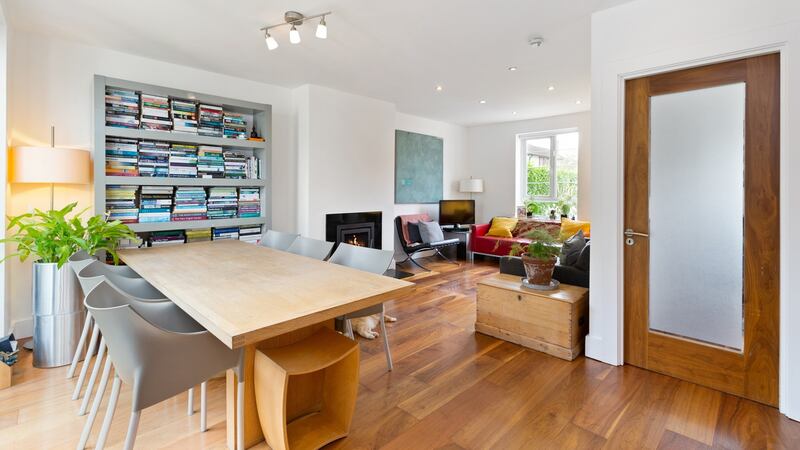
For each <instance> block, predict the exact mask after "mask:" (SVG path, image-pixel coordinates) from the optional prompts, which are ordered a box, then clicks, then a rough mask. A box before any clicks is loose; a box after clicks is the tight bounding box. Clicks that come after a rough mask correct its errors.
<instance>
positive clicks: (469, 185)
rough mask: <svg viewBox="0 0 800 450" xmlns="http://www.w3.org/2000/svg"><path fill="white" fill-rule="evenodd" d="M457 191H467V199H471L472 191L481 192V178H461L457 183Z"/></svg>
mask: <svg viewBox="0 0 800 450" xmlns="http://www.w3.org/2000/svg"><path fill="white" fill-rule="evenodd" d="M458 192H463V193H467V192H469V199H470V200H472V194H473V193H481V192H483V179H481V178H469V179H466V180H461V181H460V182H459V183H458Z"/></svg>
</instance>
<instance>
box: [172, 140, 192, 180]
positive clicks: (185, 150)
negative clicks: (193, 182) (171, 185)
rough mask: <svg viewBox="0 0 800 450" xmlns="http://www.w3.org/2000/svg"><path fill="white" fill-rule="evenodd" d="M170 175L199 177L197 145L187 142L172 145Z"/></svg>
mask: <svg viewBox="0 0 800 450" xmlns="http://www.w3.org/2000/svg"><path fill="white" fill-rule="evenodd" d="M169 176H171V177H178V178H197V146H194V145H186V144H172V145H171V146H170V149H169Z"/></svg>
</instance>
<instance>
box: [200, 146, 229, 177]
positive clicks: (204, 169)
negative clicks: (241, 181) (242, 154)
mask: <svg viewBox="0 0 800 450" xmlns="http://www.w3.org/2000/svg"><path fill="white" fill-rule="evenodd" d="M197 176H198V177H200V178H223V177H224V176H225V157H224V156H223V152H222V147H217V146H213V145H200V146H198V147H197Z"/></svg>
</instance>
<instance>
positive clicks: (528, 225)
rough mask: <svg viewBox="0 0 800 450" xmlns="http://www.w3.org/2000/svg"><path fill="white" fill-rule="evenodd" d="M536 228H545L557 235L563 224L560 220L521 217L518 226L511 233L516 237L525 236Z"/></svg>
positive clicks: (544, 229)
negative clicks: (551, 220)
mask: <svg viewBox="0 0 800 450" xmlns="http://www.w3.org/2000/svg"><path fill="white" fill-rule="evenodd" d="M534 230H543V231H546V232H548V233H550V234H552V235H553V236H555V237H557V236H558V234H559V233H560V232H561V224H559V223H558V222H544V221H541V220H536V219H519V222H517V226H516V227H514V230H513V231H512V232H511V234H512V235H513V236H514V237H524V236H525V235H526V234H528V233H530V232H531V231H534Z"/></svg>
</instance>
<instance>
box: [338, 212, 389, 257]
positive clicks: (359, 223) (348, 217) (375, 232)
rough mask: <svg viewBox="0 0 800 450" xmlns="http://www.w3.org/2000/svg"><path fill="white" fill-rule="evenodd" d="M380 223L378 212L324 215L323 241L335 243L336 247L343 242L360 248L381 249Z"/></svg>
mask: <svg viewBox="0 0 800 450" xmlns="http://www.w3.org/2000/svg"><path fill="white" fill-rule="evenodd" d="M382 221H383V213H382V212H380V211H371V212H353V213H337V214H326V215H325V240H327V241H330V242H335V243H336V246H338V245H339V243H340V242H345V243H347V244H352V245H358V246H361V247H370V248H381V244H382V235H381V224H382ZM334 249H335V247H334Z"/></svg>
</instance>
